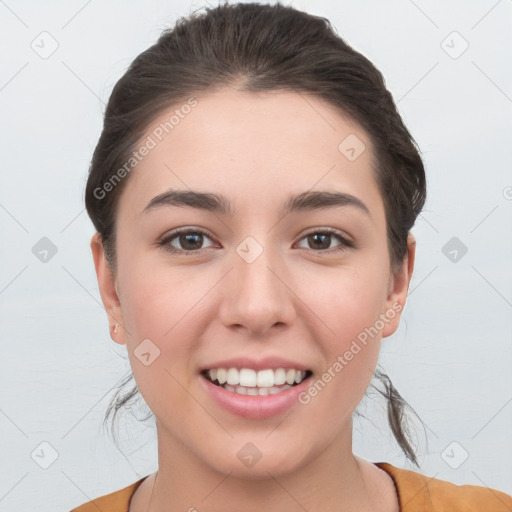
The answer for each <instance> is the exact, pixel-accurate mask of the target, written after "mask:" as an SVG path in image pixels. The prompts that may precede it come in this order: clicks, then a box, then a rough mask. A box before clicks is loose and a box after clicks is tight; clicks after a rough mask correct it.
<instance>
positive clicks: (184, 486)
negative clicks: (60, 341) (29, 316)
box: [91, 87, 415, 512]
mask: <svg viewBox="0 0 512 512" xmlns="http://www.w3.org/2000/svg"><path fill="white" fill-rule="evenodd" d="M197 100H198V105H197V106H196V107H195V108H194V109H192V111H191V112H190V114H188V115H187V116H186V117H185V118H184V119H182V120H181V121H180V123H179V125H177V126H176V127H175V128H174V130H173V131H172V133H170V134H169V135H168V136H167V137H166V138H164V139H163V141H162V142H160V143H159V144H158V145H157V146H156V147H155V148H154V149H152V150H151V152H150V153H149V155H147V156H146V157H145V158H144V159H143V160H142V161H141V163H139V165H138V166H137V167H136V170H134V171H133V172H132V174H131V175H130V176H129V179H128V182H127V184H126V188H125V190H124V191H123V193H122V195H121V197H120V202H119V205H118V207H119V208H118V216H117V241H116V250H117V270H116V273H115V274H113V273H112V272H111V270H110V268H109V267H108V265H107V263H106V261H105V257H104V253H103V249H102V245H101V240H100V238H99V235H97V234H96V235H95V236H94V237H93V239H92V242H91V248H92V252H93V257H94V262H95V267H96V272H97V277H98V284H99V288H100V293H101V298H102V301H103V304H104V306H105V309H106V311H107V312H108V319H109V323H110V324H111V327H110V329H111V336H112V339H113V340H114V341H115V342H116V343H119V344H126V346H127V350H128V354H129V357H130V362H131V366H132V370H133V374H134V377H135V380H136V382H137V385H138V387H139V390H140V392H141V394H142V396H143V398H144V399H145V401H146V403H147V404H148V406H149V407H150V408H151V410H152V411H153V413H154V414H155V417H156V421H157V437H158V454H159V468H158V474H157V476H158V478H157V479H156V483H155V475H151V476H150V477H149V478H147V479H146V480H145V481H144V483H143V484H142V485H141V486H140V487H139V490H138V491H137V492H136V493H135V495H134V497H133V499H132V502H131V508H130V511H131V512H137V511H142V510H149V511H150V512H156V511H163V510H165V511H178V510H181V511H183V510H189V508H190V507H195V508H196V509H197V510H200V511H201V512H208V511H218V510H223V511H225V512H230V511H233V512H235V511H237V512H238V511H240V510H245V511H261V510H265V511H266V512H273V511H276V512H277V511H282V510H290V511H299V510H303V509H306V510H308V511H311V512H313V511H320V510H321V511H324V512H325V511H339V510H344V511H356V510H357V511H358V512H361V511H363V512H364V511H370V510H379V511H389V512H391V511H397V510H398V501H397V495H396V490H395V488H394V485H393V482H392V480H391V479H390V477H389V476H388V475H387V474H386V473H385V472H384V471H382V470H380V469H379V468H377V467H376V466H374V465H373V464H371V463H369V462H367V461H364V460H362V459H360V458H358V457H356V456H354V454H353V453H352V416H351V415H352V413H353V412H354V410H355V408H356V406H357V405H358V403H359V402H360V400H361V399H362V397H363V395H364V392H365V390H366V388H367V387H368V385H369V383H370V380H371V377H372V373H373V371H374V369H375V367H376V364H377V360H378V355H379V350H380V346H381V339H382V338H384V337H386V336H389V335H391V334H393V332H395V330H396V329H397V327H398V325H399V320H400V313H399V312H397V313H396V314H395V315H394V318H392V319H390V320H388V321H387V322H386V323H385V325H384V327H383V328H382V330H381V331H380V332H379V334H378V335H376V336H374V337H373V338H371V339H370V340H369V342H368V343H367V344H366V345H365V346H363V345H361V346H362V350H361V351H360V352H359V353H358V354H357V355H356V356H355V357H354V358H353V359H352V360H351V361H350V362H349V363H348V364H347V365H346V366H345V367H344V368H343V370H342V371H340V372H338V373H337V374H336V377H335V378H333V379H332V380H331V381H330V382H329V383H328V385H327V386H325V388H324V389H323V390H322V391H321V392H320V393H318V395H317V396H316V397H315V398H314V399H312V400H311V401H310V403H309V404H307V405H302V404H297V405H294V406H293V410H292V412H291V413H290V411H286V412H285V413H283V414H280V415H278V416H275V417H272V418H269V419H263V420H254V419H245V418H240V417H238V416H235V415H233V414H231V413H228V412H227V411H225V410H224V409H223V408H221V407H220V406H218V405H217V404H216V403H214V402H213V401H212V400H211V398H210V397H209V396H208V395H207V394H206V393H205V391H204V390H203V388H202V386H200V379H201V377H200V376H199V373H198V372H199V369H200V368H201V367H202V365H204V364H207V363H209V362H213V361H215V360H218V359H223V358H225V357H232V356H233V357H234V356H244V355H248V356H251V357H253V358H255V359H259V358H261V357H262V356H264V355H278V356H283V357H286V358H289V359H291V360H294V361H298V362H301V363H305V364H307V366H308V367H309V368H310V369H311V370H312V371H313V377H314V378H318V377H320V376H321V375H322V374H323V373H324V372H325V371H326V370H327V369H328V368H329V367H332V365H333V363H334V361H336V359H337V357H338V356H339V355H342V354H344V352H345V351H346V350H348V348H349V347H350V345H351V343H352V341H353V340H354V339H355V338H356V337H357V336H358V334H359V333H361V332H362V331H364V329H365V328H367V327H370V326H373V325H374V324H375V322H376V320H377V319H378V318H379V314H386V312H388V311H389V310H391V309H393V304H395V308H396V305H397V304H399V305H400V307H401V308H402V309H403V306H404V305H405V301H406V296H407V290H408V286H409V282H410V279H411V275H412V271H413V266H414V255H415V241H414V238H413V237H412V235H410V236H409V239H408V254H407V257H406V258H405V259H404V261H403V264H402V265H401V266H400V268H399V269H397V270H396V271H395V272H392V271H391V268H390V259H389V250H388V245H387V238H386V218H385V213H384V203H383V200H382V197H381V195H380V193H379V190H378V187H377V183H376V181H375V174H374V170H373V168H372V165H373V158H374V156H373V151H372V145H371V142H370V139H369V137H368V135H367V134H366V132H365V131H364V130H363V129H362V128H361V127H359V126H358V125H357V124H356V123H355V122H353V121H351V120H350V119H348V118H347V117H345V116H342V115H341V114H340V113H339V112H338V111H336V110H334V108H333V107H332V106H331V105H330V104H327V103H325V102H323V101H322V100H319V99H318V98H314V97H312V96H308V95H304V94H301V95H299V94H297V93H293V92H284V91H278V92H275V91H274V92H270V93H263V94H261V93H260V94H253V93H247V92H241V91H238V90H236V89H233V88H230V87H225V88H221V89H218V90H216V91H214V92H209V93H208V94H205V95H199V96H197ZM175 108H176V106H173V107H172V108H169V110H168V111H166V112H162V114H161V116H160V117H159V118H158V119H156V120H155V122H154V123H153V124H152V125H151V127H150V128H149V129H148V131H147V134H146V136H147V135H148V134H151V130H152V129H153V128H154V127H155V126H157V125H158V124H159V123H161V122H164V121H165V120H167V119H169V116H170V114H171V113H172V112H173V111H174V109H175ZM349 134H355V135H356V136H357V137H358V138H359V139H360V140H361V141H363V142H364V144H365V146H366V150H365V151H364V152H363V153H362V154H361V155H360V156H359V157H358V158H357V159H356V160H355V161H349V160H348V159H347V158H346V157H345V156H344V155H343V154H342V153H341V152H340V151H339V150H338V145H339V144H340V142H341V141H342V140H343V139H345V137H347V136H348V135H349ZM169 188H173V189H180V190H188V189H192V190H197V191H201V192H216V193H222V194H223V195H225V196H226V197H227V198H228V199H229V200H230V201H231V203H232V205H233V208H234V209H235V210H236V211H237V215H236V216H235V217H234V218H229V217H226V216H222V215H220V214H213V213H211V212H207V211H201V210H198V209H193V208H190V207H178V206H168V207H162V208H158V209H154V210H152V211H151V212H150V213H142V212H143V210H144V208H145V207H146V205H147V204H148V203H149V201H150V200H151V199H152V198H153V197H155V196H157V195H158V194H160V193H162V192H164V191H166V190H168V189H169ZM309 190H329V191H338V192H346V193H349V194H352V195H354V196H356V197H357V198H359V199H360V200H361V201H363V202H364V204H365V205H366V206H367V208H368V210H369V213H370V214H369V215H367V214H366V213H364V212H363V211H362V210H360V209H357V208H355V207H352V206H344V207H337V208H328V209H323V210H319V211H303V212H297V213H289V214H288V215H286V216H284V217H283V216H282V215H280V214H279V209H280V207H281V205H282V203H283V201H284V200H285V199H287V197H288V195H289V194H290V193H293V194H298V193H302V192H306V191H309ZM183 226H186V227H190V231H192V232H194V228H202V229H204V230H206V231H208V232H209V233H211V235H212V236H211V237H210V238H208V237H205V238H203V241H202V243H201V241H200V240H199V242H196V246H195V247H198V249H195V250H196V251H197V253H194V254H192V255H180V254H173V253H170V252H166V251H164V250H163V249H162V248H161V247H159V246H158V243H157V242H158V241H159V240H160V239H161V238H162V237H163V235H168V234H170V233H171V231H172V230H173V229H175V228H178V227H183ZM322 228H333V229H335V230H337V231H338V232H339V233H340V234H341V235H342V236H345V237H348V238H349V239H350V240H352V241H354V242H355V243H356V247H355V248H350V247H345V249H344V250H342V251H339V252H334V250H335V249H336V248H338V247H340V244H341V243H342V242H341V241H340V240H338V239H337V238H336V237H335V236H333V237H331V238H330V242H329V239H328V240H327V242H326V245H325V246H323V245H322V244H321V242H318V241H317V242H316V243H315V241H314V240H313V241H310V240H309V239H308V236H307V235H310V234H312V233H318V232H320V233H321V232H322ZM247 236H252V237H254V238H255V239H256V240H257V241H258V243H259V244H260V245H261V247H262V248H263V252H262V254H261V255H260V256H259V257H258V258H257V259H256V260H255V261H254V262H252V263H247V262H246V261H245V260H244V259H242V258H241V257H240V256H239V255H238V254H237V252H236V248H237V246H238V245H239V244H240V243H241V242H242V240H244V239H245V238H246V237H247ZM181 240H182V241H183V237H182V239H181ZM169 244H171V242H169ZM172 246H173V247H174V248H176V249H179V248H183V245H180V238H179V237H176V238H174V239H173V241H172ZM189 247H190V246H189ZM323 247H327V249H324V248H323ZM116 322H118V323H119V324H120V325H121V327H120V328H119V329H118V332H117V333H114V332H113V325H114V324H115V323H116ZM147 338H149V339H150V340H151V341H152V342H153V343H154V344H155V345H156V346H158V348H159V350H160V355H159V357H157V358H156V359H155V360H154V361H153V362H152V363H151V364H150V365H149V366H145V365H144V364H141V362H140V361H139V359H138V358H137V357H136V356H135V355H134V350H135V349H136V348H137V346H138V345H139V344H140V343H141V341H142V340H144V339H147ZM247 442H251V443H253V444H254V445H256V446H257V448H258V449H259V450H260V452H261V453H262V457H261V459H260V460H259V461H258V463H257V464H255V465H254V466H252V467H246V466H244V465H243V464H242V463H241V462H240V460H239V459H238V457H237V452H238V451H239V450H240V448H241V447H242V446H244V445H245V444H246V443H247ZM153 484H155V485H154V488H153ZM151 492H153V495H152V496H151ZM150 498H151V501H150ZM201 500H203V501H201Z"/></svg>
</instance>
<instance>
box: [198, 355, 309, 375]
mask: <svg viewBox="0 0 512 512" xmlns="http://www.w3.org/2000/svg"><path fill="white" fill-rule="evenodd" d="M214 368H226V369H228V368H238V369H240V368H251V369H253V370H267V369H271V370H277V369H278V368H284V369H290V368H292V369H294V370H301V371H307V370H309V367H308V366H306V365H304V364H302V363H298V362H297V361H292V360H291V359H285V358H283V357H275V356H274V357H264V358H261V359H252V358H250V357H233V358H231V359H224V360H222V361H214V362H213V363H210V364H208V365H206V366H203V367H202V368H201V370H200V371H205V370H211V369H214Z"/></svg>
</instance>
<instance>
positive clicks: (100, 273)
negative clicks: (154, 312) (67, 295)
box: [91, 233, 126, 345]
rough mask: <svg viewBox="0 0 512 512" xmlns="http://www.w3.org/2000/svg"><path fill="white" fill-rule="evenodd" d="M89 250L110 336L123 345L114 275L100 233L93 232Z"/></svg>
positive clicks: (123, 332) (123, 337)
mask: <svg viewBox="0 0 512 512" xmlns="http://www.w3.org/2000/svg"><path fill="white" fill-rule="evenodd" d="M91 250H92V257H93V259H94V267H95V269H96V277H97V279H98V287H99V289H100V295H101V301H102V302H103V307H104V308H105V311H106V312H107V318H108V323H109V330H110V337H111V338H112V340H113V341H115V342H116V343H119V344H120V345H124V344H125V343H126V341H125V329H124V320H123V312H122V309H121V303H120V301H119V297H118V292H117V288H116V282H115V276H114V274H113V273H112V270H111V269H110V267H109V265H108V263H107V259H106V257H105V251H104V249H103V242H102V240H101V235H100V233H95V234H94V235H93V237H92V239H91Z"/></svg>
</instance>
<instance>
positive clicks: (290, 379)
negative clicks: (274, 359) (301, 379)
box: [286, 370, 300, 386]
mask: <svg viewBox="0 0 512 512" xmlns="http://www.w3.org/2000/svg"><path fill="white" fill-rule="evenodd" d="M295 373H296V372H295V370H288V371H287V372H286V382H287V384H290V386H291V385H292V384H293V383H294V382H295ZM299 373H300V372H299Z"/></svg>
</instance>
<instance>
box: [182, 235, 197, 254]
mask: <svg viewBox="0 0 512 512" xmlns="http://www.w3.org/2000/svg"><path fill="white" fill-rule="evenodd" d="M202 237H203V235H202V234H201V233H193V234H190V233H187V234H185V235H181V237H180V243H181V246H182V247H183V248H184V249H185V250H186V251H188V250H192V249H197V248H198V245H197V239H198V238H199V247H201V241H202ZM191 238H192V239H193V238H195V239H196V245H194V243H192V246H189V241H190V239H191Z"/></svg>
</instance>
